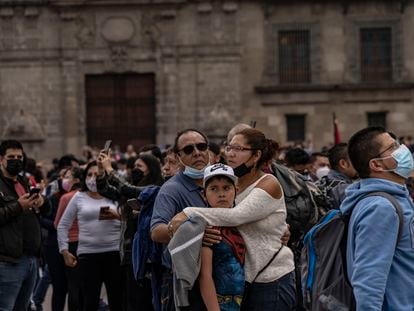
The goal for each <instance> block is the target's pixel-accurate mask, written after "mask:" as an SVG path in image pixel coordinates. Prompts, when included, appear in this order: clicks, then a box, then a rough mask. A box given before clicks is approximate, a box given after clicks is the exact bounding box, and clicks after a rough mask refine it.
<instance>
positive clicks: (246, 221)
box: [184, 174, 295, 283]
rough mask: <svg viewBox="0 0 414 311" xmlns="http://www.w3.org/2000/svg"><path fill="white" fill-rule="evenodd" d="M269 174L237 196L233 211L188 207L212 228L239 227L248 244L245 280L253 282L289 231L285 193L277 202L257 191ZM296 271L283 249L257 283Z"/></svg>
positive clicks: (231, 209)
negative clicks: (257, 186)
mask: <svg viewBox="0 0 414 311" xmlns="http://www.w3.org/2000/svg"><path fill="white" fill-rule="evenodd" d="M265 176H272V178H275V180H276V182H277V179H276V177H274V176H273V175H270V174H266V175H264V176H262V177H261V178H260V179H258V180H257V181H256V182H254V183H253V184H251V185H250V186H249V187H248V188H246V189H245V190H244V191H243V192H241V193H239V194H238V195H237V197H236V204H237V205H236V206H235V207H234V208H197V207H187V208H186V209H184V213H185V214H186V215H187V216H188V217H191V216H194V215H199V216H201V217H203V218H204V219H205V220H206V221H207V222H208V223H209V224H210V225H212V226H223V227H237V229H238V230H239V232H240V234H241V235H242V237H243V239H244V242H245V244H246V250H247V252H246V261H245V265H244V268H245V277H246V281H248V282H252V281H253V279H254V278H255V277H256V275H257V273H258V272H259V271H260V270H261V269H262V268H263V267H264V266H265V265H266V264H267V263H268V262H269V261H270V259H271V258H272V257H273V255H274V254H275V253H276V252H277V251H278V250H279V248H280V247H281V237H282V236H283V234H284V233H285V231H286V229H287V225H286V206H285V199H284V196H283V193H282V197H281V198H280V199H275V198H274V197H272V196H271V195H270V194H269V193H267V192H266V191H265V190H263V189H260V188H255V186H256V185H257V184H258V183H259V181H260V180H261V179H263V178H264V177H265ZM294 269H295V265H294V260H293V253H292V251H291V250H290V249H289V248H288V247H287V246H284V247H283V248H282V250H281V251H280V253H279V254H278V255H277V257H276V258H275V259H274V260H273V262H272V263H271V264H270V265H269V266H268V267H267V268H266V270H265V271H263V272H262V273H261V274H260V275H259V276H258V277H257V279H256V282H263V283H268V282H273V281H276V280H278V279H279V278H281V277H282V276H284V275H286V274H287V273H289V272H291V271H293V270H294Z"/></svg>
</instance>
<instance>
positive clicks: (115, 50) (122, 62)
mask: <svg viewBox="0 0 414 311" xmlns="http://www.w3.org/2000/svg"><path fill="white" fill-rule="evenodd" d="M109 53H110V54H109V60H108V61H107V62H106V68H107V69H108V70H110V71H115V72H123V71H126V70H128V69H129V68H132V60H131V58H130V57H129V53H128V49H127V47H126V46H125V45H122V44H114V45H110V46H109Z"/></svg>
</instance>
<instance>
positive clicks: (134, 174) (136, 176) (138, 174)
mask: <svg viewBox="0 0 414 311" xmlns="http://www.w3.org/2000/svg"><path fill="white" fill-rule="evenodd" d="M143 177H144V172H143V171H141V170H140V169H139V168H134V169H133V170H132V171H131V182H132V184H133V185H137V184H138V183H139V182H140V181H141V180H142V178H143Z"/></svg>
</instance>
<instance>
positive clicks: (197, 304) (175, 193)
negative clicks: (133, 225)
mask: <svg viewBox="0 0 414 311" xmlns="http://www.w3.org/2000/svg"><path fill="white" fill-rule="evenodd" d="M173 151H174V153H175V154H176V155H177V158H178V161H179V163H181V165H182V169H181V171H180V172H178V173H177V174H176V175H175V176H173V177H171V178H170V179H169V180H168V182H166V183H165V184H164V185H163V186H162V187H161V189H160V191H159V194H158V196H157V198H156V200H155V204H154V211H153V215H152V219H151V237H152V239H153V240H154V241H155V242H159V243H164V244H165V245H166V244H167V243H168V242H169V241H170V239H171V236H172V231H171V224H170V221H171V219H172V218H173V217H174V216H175V215H176V214H178V213H180V212H181V211H182V210H183V209H184V208H186V207H188V206H206V203H205V201H204V199H203V195H202V189H203V188H202V186H203V177H204V169H205V168H206V167H207V166H208V165H209V162H210V156H209V152H208V151H209V148H208V139H207V136H206V135H205V134H204V133H202V132H200V131H198V130H196V129H186V130H184V131H181V132H179V133H178V134H177V136H176V138H175V142H174V147H173ZM207 230H213V229H207ZM215 231H216V230H215ZM207 232H208V231H207ZM163 266H164V267H165V271H164V273H163V284H162V293H161V301H162V310H175V308H174V298H173V297H174V296H173V294H174V292H173V283H172V271H171V257H170V256H169V254H168V253H167V254H166V253H164V258H163ZM190 302H191V309H190V310H204V304H203V300H202V298H201V295H200V292H199V290H198V288H194V289H193V290H192V292H191V293H190Z"/></svg>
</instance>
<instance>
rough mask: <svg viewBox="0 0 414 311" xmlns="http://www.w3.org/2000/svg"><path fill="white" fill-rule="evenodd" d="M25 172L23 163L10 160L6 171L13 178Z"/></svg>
mask: <svg viewBox="0 0 414 311" xmlns="http://www.w3.org/2000/svg"><path fill="white" fill-rule="evenodd" d="M22 170H23V161H22V160H18V159H8V160H7V167H6V171H7V172H8V173H9V174H10V175H11V176H17V174H19V173H20V172H21V171H22Z"/></svg>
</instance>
